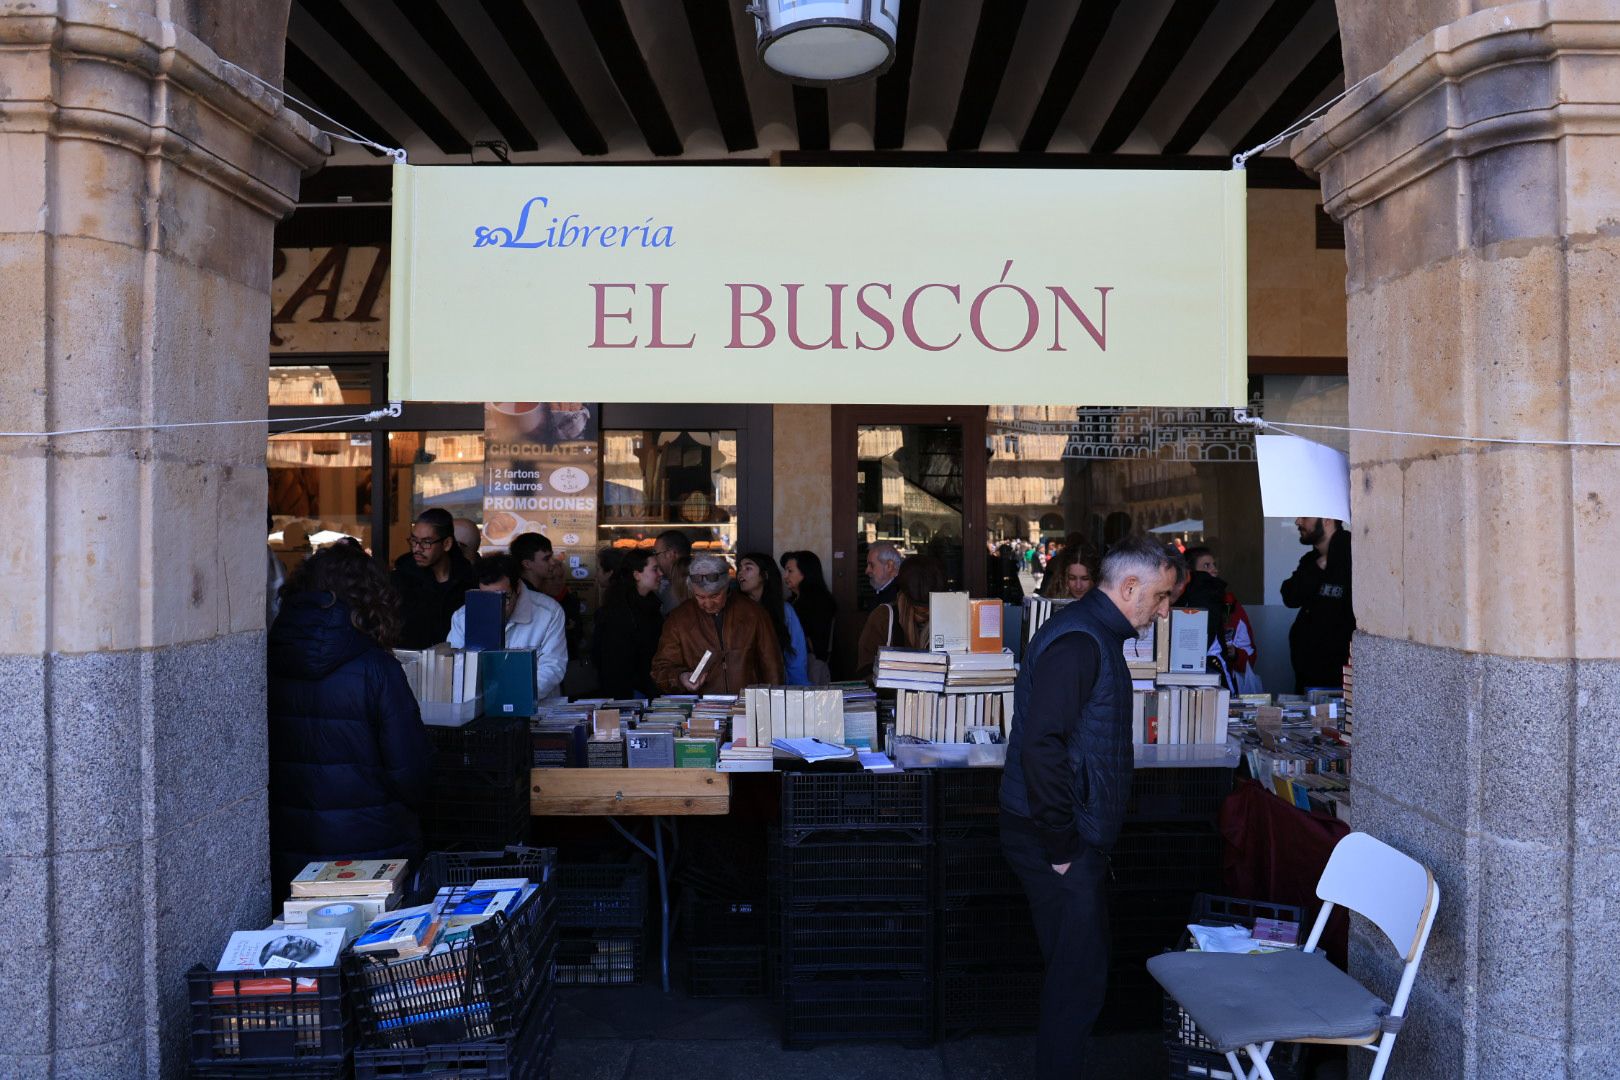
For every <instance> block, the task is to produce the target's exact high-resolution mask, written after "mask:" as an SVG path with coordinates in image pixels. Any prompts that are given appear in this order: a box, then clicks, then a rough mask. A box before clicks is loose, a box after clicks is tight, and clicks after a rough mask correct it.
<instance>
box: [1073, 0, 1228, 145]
mask: <svg viewBox="0 0 1620 1080" xmlns="http://www.w3.org/2000/svg"><path fill="white" fill-rule="evenodd" d="M1214 10H1215V5H1214V4H1212V3H1210V0H1176V2H1175V4H1174V5H1173V6H1172V7H1171V8H1170V14H1168V15H1166V16H1165V17H1164V22H1162V23H1160V24H1159V32H1158V33H1157V34H1154V35H1153V43H1152V44H1151V45H1149V46H1148V50H1147V52H1146V53H1145V54H1144V55H1143V56H1142V60H1141V62H1140V63H1139V64H1137V65H1136V70H1135V71H1134V72H1132V73H1131V79H1130V82H1128V83H1126V84H1125V90H1124V92H1123V93H1121V94H1120V95H1119V100H1118V101H1116V102H1114V110H1113V112H1111V113H1109V114H1108V119H1107V120H1105V121H1104V122H1103V126H1102V127H1101V128H1100V129H1099V130H1098V132H1097V137H1096V138H1094V139H1092V140H1091V152H1092V153H1093V154H1112V153H1113V152H1114V151H1115V150H1118V149H1119V148H1120V147H1121V146H1122V145H1123V144H1124V142H1125V140H1126V139H1128V138H1130V137H1131V133H1132V132H1134V131H1135V130H1136V128H1137V125H1138V124H1140V123H1141V122H1142V117H1144V116H1146V115H1147V111H1148V109H1149V108H1151V107H1152V105H1153V102H1154V99H1155V98H1157V97H1158V96H1159V92H1160V91H1161V90H1163V89H1164V84H1165V83H1167V82H1169V81H1170V76H1171V75H1172V74H1174V73H1175V70H1176V67H1177V65H1179V64H1180V63H1181V61H1182V58H1183V57H1185V56H1186V55H1187V50H1188V49H1190V48H1192V43H1193V39H1195V38H1196V37H1197V36H1198V31H1200V30H1202V29H1203V28H1204V23H1205V22H1207V21H1208V20H1209V15H1210V12H1212V11H1214Z"/></svg>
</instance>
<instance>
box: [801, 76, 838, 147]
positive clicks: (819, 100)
mask: <svg viewBox="0 0 1620 1080" xmlns="http://www.w3.org/2000/svg"><path fill="white" fill-rule="evenodd" d="M793 123H794V126H795V127H797V128H798V130H799V149H800V150H826V149H827V148H828V147H829V146H830V145H831V139H832V137H831V133H830V131H829V123H830V122H829V121H828V119H827V91H826V90H824V89H822V88H821V87H819V86H800V85H798V84H797V83H795V84H794V86H793Z"/></svg>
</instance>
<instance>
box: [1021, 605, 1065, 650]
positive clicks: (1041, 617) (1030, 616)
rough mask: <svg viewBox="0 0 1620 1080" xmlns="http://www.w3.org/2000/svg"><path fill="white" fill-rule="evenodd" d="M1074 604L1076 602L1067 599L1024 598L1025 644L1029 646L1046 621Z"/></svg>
mask: <svg viewBox="0 0 1620 1080" xmlns="http://www.w3.org/2000/svg"><path fill="white" fill-rule="evenodd" d="M1072 603H1074V601H1073V600H1070V599H1068V598H1067V597H1062V598H1059V597H1046V596H1026V597H1024V644H1025V645H1028V644H1029V641H1030V639H1031V638H1033V637H1034V636H1035V631H1037V630H1039V629H1040V628H1041V626H1042V625H1043V624H1045V622H1046V620H1048V619H1050V618H1051V617H1052V616H1053V615H1056V614H1057V613H1058V612H1059V611H1060V610H1062V609H1063V608H1064V607H1066V606H1067V605H1069V604H1072Z"/></svg>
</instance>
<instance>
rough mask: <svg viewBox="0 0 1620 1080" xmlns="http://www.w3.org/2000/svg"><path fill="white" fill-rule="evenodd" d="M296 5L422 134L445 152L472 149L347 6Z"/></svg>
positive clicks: (316, 1)
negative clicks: (349, 57)
mask: <svg viewBox="0 0 1620 1080" xmlns="http://www.w3.org/2000/svg"><path fill="white" fill-rule="evenodd" d="M299 6H300V7H301V8H302V9H303V11H304V13H305V14H306V15H308V16H309V17H310V18H311V19H312V20H314V22H315V23H316V24H317V25H318V26H320V28H321V29H322V30H324V31H326V33H327V35H328V36H330V37H331V38H332V40H333V41H336V42H337V43H338V45H339V46H340V47H341V48H342V49H343V51H344V52H346V53H348V54H349V55H350V56H352V57H353V58H354V61H355V63H357V64H359V65H360V70H362V71H364V72H365V73H366V75H367V76H368V77H370V79H371V81H372V82H374V83H376V84H377V85H378V86H379V87H380V88H381V89H382V92H383V93H385V94H387V95H388V96H389V97H390V98H392V99H393V101H394V104H396V105H398V106H399V108H400V111H401V112H403V113H404V114H405V115H406V116H408V117H409V118H410V119H411V121H412V122H413V123H414V124H415V125H416V126H417V127H418V128H419V129H420V130H421V132H422V134H424V135H426V136H427V137H428V138H429V139H432V140H433V145H435V146H437V147H438V148H439V149H440V150H442V151H444V152H445V153H446V154H465V153H467V152H468V151H470V150H471V149H472V144H471V143H470V142H468V141H467V138H466V136H464V135H462V134H461V132H460V131H458V130H457V129H456V125H455V124H453V123H451V122H450V120H449V119H448V118H446V117H445V115H444V113H442V112H440V111H439V110H438V107H437V106H435V105H434V104H433V102H431V101H429V100H428V97H427V95H426V94H424V93H422V90H421V88H420V87H419V86H417V84H416V80H414V79H412V78H411V77H410V76H409V75H407V74H405V72H404V70H402V69H401V68H400V66H399V65H398V64H396V63H394V58H393V57H391V56H389V55H388V52H387V50H385V49H384V48H383V47H382V46H381V45H378V44H377V41H376V39H375V38H373V37H372V36H371V35H370V34H369V33H368V32H367V31H366V28H365V27H363V26H361V25H360V22H359V20H357V19H356V18H355V17H354V16H353V15H350V14H349V12H348V9H347V8H345V7H344V6H343V5H342V4H339V3H335V2H333V0H299Z"/></svg>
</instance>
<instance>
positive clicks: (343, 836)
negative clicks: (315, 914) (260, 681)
mask: <svg viewBox="0 0 1620 1080" xmlns="http://www.w3.org/2000/svg"><path fill="white" fill-rule="evenodd" d="M399 629H400V612H399V599H398V597H397V596H396V595H395V593H394V589H393V586H392V585H391V584H390V583H389V580H388V575H386V574H385V573H383V571H382V570H381V569H379V568H378V566H377V564H376V563H374V562H372V561H371V558H370V556H368V555H367V554H366V553H365V551H363V550H362V549H361V547H360V545H359V544H356V543H353V542H351V541H344V542H340V543H337V544H334V545H332V546H331V547H328V548H325V549H323V550H321V551H319V552H316V553H315V554H314V555H312V556H311V557H310V558H309V559H307V560H306V561H305V562H304V563H303V565H301V566H300V567H299V568H298V569H297V570H295V571H294V572H293V575H292V577H291V578H289V579H288V581H287V583H286V584H285V585H283V586H282V588H281V612H280V614H279V615H277V616H276V621H275V624H274V625H273V626H272V627H271V628H270V657H269V660H270V664H269V666H270V701H269V706H270V708H269V712H270V851H271V865H272V871H273V881H274V887H275V889H276V893H275V895H276V896H277V897H280V896H283V895H285V894H286V889H287V882H288V881H289V880H290V879H291V878H292V876H293V875H294V874H296V873H297V872H298V871H299V870H301V869H303V867H304V865H305V864H306V863H310V862H315V861H318V860H326V859H390V858H411V857H415V856H417V855H420V854H421V847H422V827H421V822H420V820H419V819H418V813H419V812H420V810H421V807H422V804H423V802H424V801H425V800H426V798H427V793H428V784H429V782H430V779H431V772H432V750H431V748H430V747H429V744H428V739H427V733H426V732H425V731H424V730H423V728H422V716H421V711H420V710H419V709H418V708H417V704H416V697H415V696H414V695H413V694H412V693H411V688H410V685H409V684H408V683H407V682H406V681H405V673H404V671H403V670H401V668H400V666H399V661H398V660H396V659H394V655H393V653H391V652H390V651H389V647H390V646H391V645H392V644H393V642H394V640H395V637H396V636H397V635H398V633H399Z"/></svg>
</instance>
